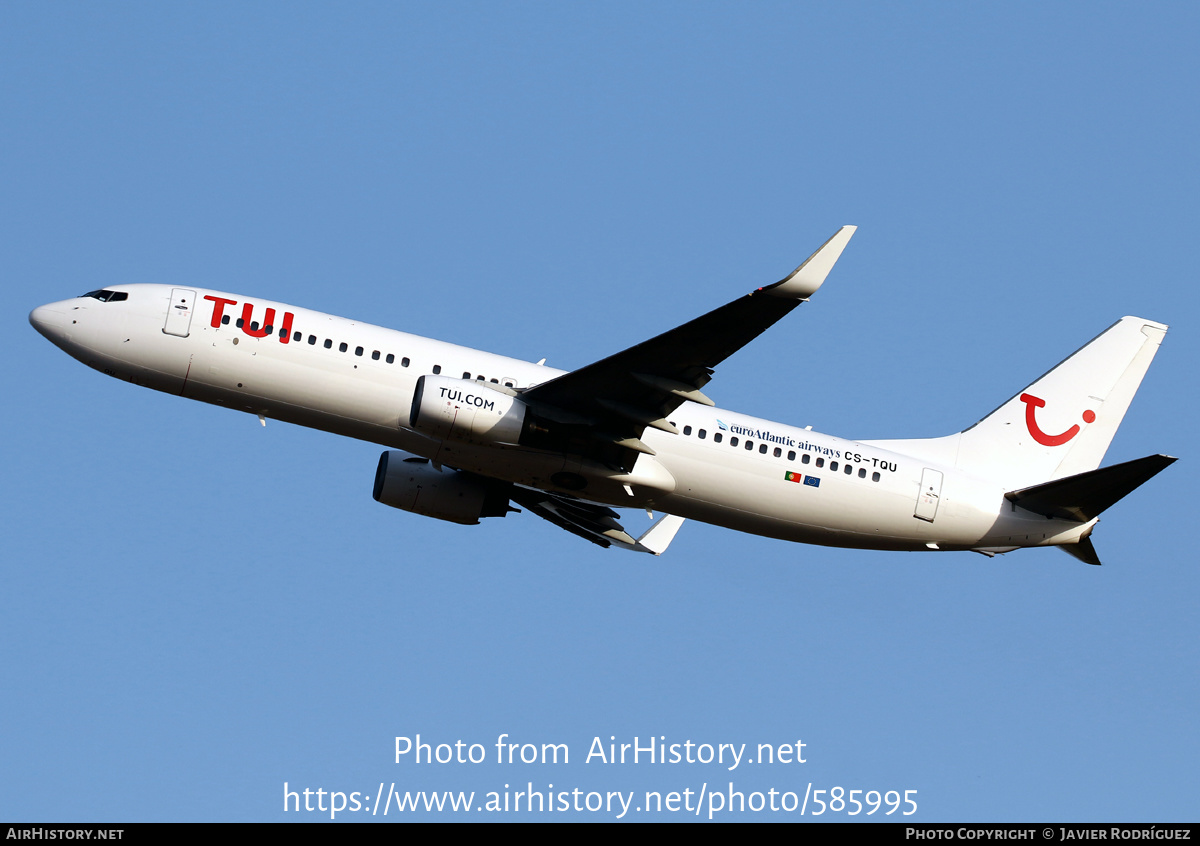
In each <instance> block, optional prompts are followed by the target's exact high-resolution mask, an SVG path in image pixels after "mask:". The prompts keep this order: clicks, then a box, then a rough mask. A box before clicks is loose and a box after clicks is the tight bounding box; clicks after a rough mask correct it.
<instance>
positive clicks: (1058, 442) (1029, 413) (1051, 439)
mask: <svg viewBox="0 0 1200 846" xmlns="http://www.w3.org/2000/svg"><path fill="white" fill-rule="evenodd" d="M1021 402H1023V403H1025V427H1026V428H1027V429H1029V434H1031V435H1033V439H1034V440H1035V441H1037V442H1038V443H1039V444H1041V445H1042V446H1062V445H1063V444H1065V443H1066V442H1067V441H1069V440H1071V438H1073V437H1075V436H1076V435H1078V434H1079V426H1078V425H1074V426H1072V427H1071V428H1069V429H1067V430H1066V431H1065V432H1062V433H1060V434H1057V435H1047V434H1046V433H1045V432H1043V431H1042V430H1041V428H1040V427H1039V426H1038V424H1037V418H1036V416H1035V415H1036V412H1035V411H1034V409H1036V408H1042V407H1043V406H1045V405H1046V401H1045V400H1044V399H1039V398H1038V397H1035V396H1034V395H1033V394H1021ZM1095 419H1096V412H1094V411H1092V410H1091V409H1090V408H1089V409H1088V410H1087V411H1085V412H1083V422H1084V423H1091V422H1092V421H1093V420H1095Z"/></svg>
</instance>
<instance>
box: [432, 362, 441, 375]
mask: <svg viewBox="0 0 1200 846" xmlns="http://www.w3.org/2000/svg"><path fill="white" fill-rule="evenodd" d="M441 372H442V366H441V365H440V364H435V365H434V366H433V375H434V376H437V375H439V374H440V373H441Z"/></svg>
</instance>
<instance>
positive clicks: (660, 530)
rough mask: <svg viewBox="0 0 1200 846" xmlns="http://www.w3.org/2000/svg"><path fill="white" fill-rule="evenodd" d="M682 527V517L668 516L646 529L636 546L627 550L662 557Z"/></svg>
mask: <svg viewBox="0 0 1200 846" xmlns="http://www.w3.org/2000/svg"><path fill="white" fill-rule="evenodd" d="M682 525H683V518H682V517H677V516H675V515H674V514H668V515H666V516H665V517H663V518H662V519H661V520H659V521H658V522H657V523H655V524H654V525H653V526H651V527H650V528H649V529H647V530H646V533H645V534H644V535H642V536H641V537H640V538H638V539H637V543H636V544H634V545H633V546H632V547H627V548H628V549H632V550H634V551H635V552H651V553H653V554H655V555H662V554H663V553H664V552H666V551H667V547H668V546H670V545H671V541H673V540H675V533H676V532H678V531H679V527H680V526H682Z"/></svg>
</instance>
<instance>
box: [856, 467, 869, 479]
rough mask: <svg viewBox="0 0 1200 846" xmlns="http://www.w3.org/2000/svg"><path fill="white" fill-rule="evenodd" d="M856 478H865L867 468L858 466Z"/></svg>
mask: <svg viewBox="0 0 1200 846" xmlns="http://www.w3.org/2000/svg"><path fill="white" fill-rule="evenodd" d="M858 478H860V479H865V478H867V468H866V467H859V468H858Z"/></svg>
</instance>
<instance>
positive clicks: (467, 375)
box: [463, 372, 471, 379]
mask: <svg viewBox="0 0 1200 846" xmlns="http://www.w3.org/2000/svg"><path fill="white" fill-rule="evenodd" d="M463 378H464V379H470V378H471V374H470V373H465V372H464V373H463Z"/></svg>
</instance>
